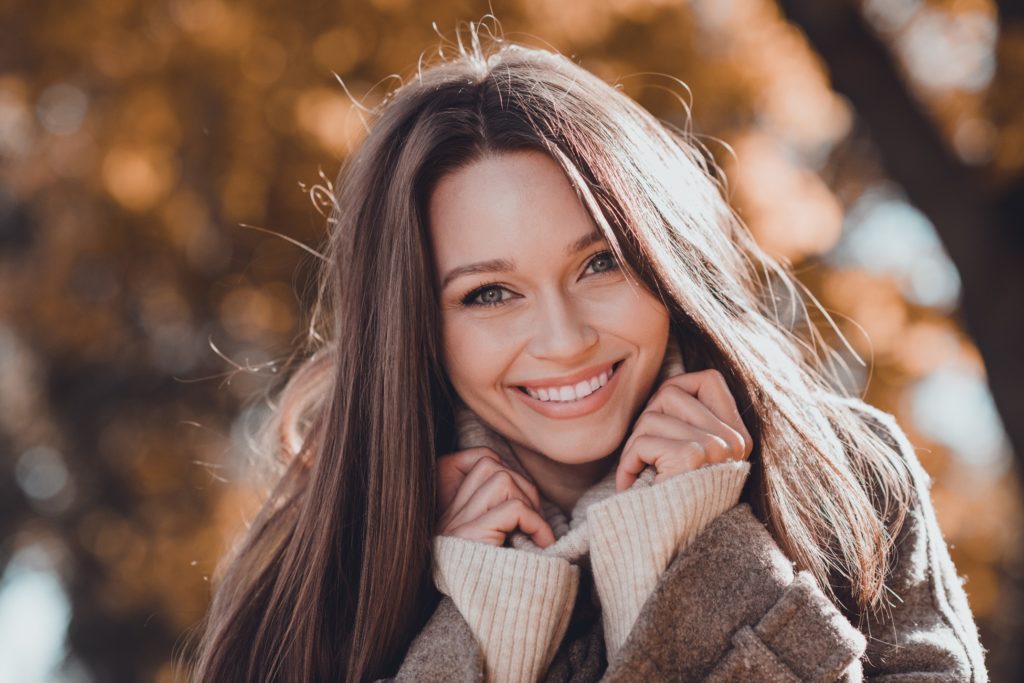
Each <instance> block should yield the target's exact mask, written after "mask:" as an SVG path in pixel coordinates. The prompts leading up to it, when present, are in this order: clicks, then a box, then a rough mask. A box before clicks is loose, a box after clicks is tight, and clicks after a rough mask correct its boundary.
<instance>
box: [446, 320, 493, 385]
mask: <svg viewBox="0 0 1024 683" xmlns="http://www.w3.org/2000/svg"><path fill="white" fill-rule="evenodd" d="M442 339H443V343H444V356H445V367H446V368H447V370H448V377H449V378H450V379H451V381H452V385H453V386H454V387H455V390H456V391H457V392H458V393H459V394H460V395H462V396H464V397H465V396H466V395H468V394H473V393H478V392H481V391H485V390H486V389H488V388H490V387H494V386H496V385H499V384H500V383H501V379H502V376H503V371H504V369H505V368H506V367H507V363H508V358H507V356H508V350H507V349H506V348H505V347H504V345H503V343H502V342H503V339H502V335H498V334H495V333H494V330H493V329H490V328H488V326H486V325H478V324H472V323H470V322H468V321H464V320H462V321H460V320H458V319H457V318H454V319H451V320H447V321H445V323H444V328H443V333H442ZM505 342H506V343H507V338H505Z"/></svg>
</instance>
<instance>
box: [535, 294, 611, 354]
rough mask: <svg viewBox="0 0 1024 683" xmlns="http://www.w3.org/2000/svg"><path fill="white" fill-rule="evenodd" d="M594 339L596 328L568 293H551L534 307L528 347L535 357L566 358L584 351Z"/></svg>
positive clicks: (589, 348)
mask: <svg viewBox="0 0 1024 683" xmlns="http://www.w3.org/2000/svg"><path fill="white" fill-rule="evenodd" d="M597 340H598V334H597V330H595V329H594V327H593V326H591V325H590V324H589V323H588V322H587V320H586V316H585V315H583V312H582V311H580V310H579V309H578V307H577V306H575V305H574V303H573V301H572V300H571V299H570V298H569V297H565V296H551V297H546V298H545V300H544V303H543V305H541V306H539V307H538V308H537V315H536V317H535V319H534V324H533V336H532V337H531V339H530V346H529V350H530V353H531V354H532V355H533V356H534V357H536V358H543V359H548V360H553V361H559V362H567V361H573V360H576V359H578V358H580V357H581V356H583V355H585V354H586V353H587V352H588V351H589V350H591V349H592V348H593V347H594V346H595V345H596V344H597Z"/></svg>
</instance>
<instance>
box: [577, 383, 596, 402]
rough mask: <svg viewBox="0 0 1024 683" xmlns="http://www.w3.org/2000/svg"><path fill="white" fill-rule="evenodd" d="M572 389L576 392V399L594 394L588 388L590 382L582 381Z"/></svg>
mask: <svg viewBox="0 0 1024 683" xmlns="http://www.w3.org/2000/svg"><path fill="white" fill-rule="evenodd" d="M573 389H575V390H576V398H583V397H584V396H590V395H591V394H592V393H594V390H593V389H591V388H590V382H588V381H586V380H583V381H582V382H580V383H578V384H577V385H576V386H575V387H573Z"/></svg>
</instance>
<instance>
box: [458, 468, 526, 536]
mask: <svg viewBox="0 0 1024 683" xmlns="http://www.w3.org/2000/svg"><path fill="white" fill-rule="evenodd" d="M474 472H475V471H474ZM474 472H471V473H470V475H467V477H466V484H464V485H463V487H462V488H461V489H460V491H459V493H460V496H462V497H464V498H465V502H464V503H462V502H461V501H459V500H455V501H453V502H452V506H451V508H450V510H449V512H448V513H447V515H446V517H447V519H449V520H450V523H455V524H457V523H464V522H465V521H467V520H471V519H476V518H477V517H480V516H481V515H483V514H484V513H486V512H487V511H488V510H490V509H491V508H493V507H496V506H498V505H500V504H502V503H504V502H505V501H507V500H521V501H522V502H523V504H524V505H526V506H527V507H530V508H531V509H536V508H534V507H533V502H532V501H531V500H530V498H529V497H528V496H527V495H526V493H525V492H524V491H523V490H522V489H521V488H520V487H519V483H518V481H517V480H516V478H515V473H514V472H512V471H511V470H508V469H497V470H494V471H493V472H491V474H490V476H488V477H487V479H486V480H485V481H484V482H482V483H481V484H480V486H476V487H473V488H470V485H469V484H470V483H471V482H470V477H471V476H475V475H474ZM465 492H468V495H463V494H464V493H465Z"/></svg>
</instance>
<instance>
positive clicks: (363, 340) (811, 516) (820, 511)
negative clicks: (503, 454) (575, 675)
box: [193, 25, 910, 682]
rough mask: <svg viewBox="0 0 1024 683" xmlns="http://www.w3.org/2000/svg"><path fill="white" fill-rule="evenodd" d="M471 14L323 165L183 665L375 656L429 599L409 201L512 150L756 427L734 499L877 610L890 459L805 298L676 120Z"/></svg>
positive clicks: (428, 430)
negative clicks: (270, 385) (233, 536)
mask: <svg viewBox="0 0 1024 683" xmlns="http://www.w3.org/2000/svg"><path fill="white" fill-rule="evenodd" d="M470 33H471V40H470V41H469V43H470V44H468V45H467V44H465V42H464V41H462V40H461V39H460V40H459V49H458V53H457V54H456V55H455V56H454V58H452V59H448V60H445V59H439V60H438V61H437V62H436V63H434V64H433V65H431V66H430V67H429V68H422V67H421V68H420V69H419V70H418V71H417V73H416V74H415V75H414V76H413V77H412V78H411V79H410V80H409V81H408V82H407V83H406V84H404V85H402V86H400V87H398V88H397V89H395V90H394V91H392V92H391V93H390V94H389V95H388V96H387V97H386V98H385V100H384V101H383V103H382V104H381V105H380V106H379V107H378V108H377V110H376V111H375V112H374V114H375V117H374V121H373V123H372V126H370V128H369V130H368V133H367V136H366V137H365V139H364V140H363V142H362V143H361V145H360V147H359V148H358V149H357V150H356V151H355V153H354V154H353V155H352V156H351V157H350V158H349V159H348V160H347V161H346V163H345V164H344V166H343V168H342V170H341V172H340V174H339V176H338V179H337V182H336V184H335V186H334V188H333V199H334V209H333V211H332V213H331V215H330V218H329V221H328V228H329V239H328V241H327V244H326V246H325V249H324V254H323V255H324V257H325V258H324V260H323V270H322V277H321V280H320V281H321V282H322V287H321V290H320V296H319V298H318V305H317V308H316V315H315V320H314V324H313V325H312V326H311V330H312V332H311V335H310V342H309V344H308V345H307V347H306V348H305V349H304V350H305V351H306V352H308V353H307V354H306V356H307V358H306V360H305V361H304V363H303V364H302V365H301V366H300V367H299V368H298V370H297V371H296V372H294V374H292V375H291V379H290V381H289V382H288V383H287V385H286V386H285V387H284V389H283V391H282V392H281V394H280V396H279V400H278V401H277V402H276V409H275V411H274V413H273V414H272V416H271V418H270V420H269V421H268V422H267V423H266V425H265V430H264V431H265V434H266V435H267V438H266V439H265V441H264V444H265V445H264V448H265V450H266V453H267V455H268V456H271V457H276V458H277V461H278V462H279V463H280V469H279V472H278V474H277V483H276V485H275V487H274V489H273V490H272V491H271V493H270V495H269V496H268V498H267V500H266V503H265V504H264V505H263V507H262V509H261V510H260V512H259V514H258V515H257V517H256V519H255V520H254V521H253V523H252V524H251V525H250V527H249V529H248V530H247V532H246V533H245V535H244V537H243V538H242V539H241V540H240V542H239V543H238V544H237V545H236V547H235V548H234V549H233V551H232V552H231V553H229V555H228V556H227V557H226V558H225V559H224V560H223V562H222V564H221V566H220V567H219V570H218V572H217V574H216V575H215V579H214V585H215V593H214V598H213V604H212V606H211V609H210V611H209V614H208V617H207V620H206V623H205V634H204V636H203V639H202V641H201V643H200V647H199V652H198V657H197V660H196V663H195V667H194V672H193V679H194V680H202V681H217V682H222V681H235V680H237V681H243V680H244V681H253V680H260V681H265V680H288V681H315V680H338V679H340V678H342V677H343V678H344V679H345V680H350V681H363V680H368V679H374V678H377V677H383V676H387V675H391V674H393V673H394V672H395V670H396V668H397V666H398V665H399V664H400V662H401V659H402V655H403V653H404V652H405V650H406V648H407V646H408V644H409V642H410V641H411V638H412V637H413V636H414V635H415V633H416V632H417V631H418V630H419V628H420V627H421V626H422V625H423V623H424V622H425V620H426V618H427V617H428V616H429V615H430V613H431V611H432V609H433V608H434V606H436V604H437V600H438V598H439V595H438V593H437V592H436V590H434V588H433V585H432V583H431V580H430V568H431V551H430V547H431V546H430V538H431V535H432V530H433V524H434V520H435V515H436V510H435V509H434V508H435V502H434V501H435V498H434V496H435V490H434V486H435V482H434V461H435V458H436V457H437V456H438V455H439V454H441V453H443V452H446V451H448V450H451V448H452V447H453V432H452V427H451V424H452V400H453V395H452V389H451V387H450V385H449V383H448V381H447V379H446V375H445V371H444V368H443V366H442V363H441V360H440V359H441V358H442V356H441V353H440V348H439V343H440V342H439V330H440V324H439V313H438V306H437V301H438V299H437V286H436V284H435V278H434V273H433V270H432V268H433V266H432V258H431V254H430V244H429V239H428V235H429V231H428V226H427V215H428V214H427V211H426V206H427V200H428V198H429V196H430V193H431V191H432V188H433V186H434V184H435V183H436V182H437V180H438V179H439V178H440V177H441V176H443V175H444V174H446V173H449V172H451V171H453V170H454V169H457V168H459V167H462V166H465V165H467V164H469V163H471V162H472V161H473V160H475V159H479V158H480V157H482V156H484V155H490V154H498V153H506V152H514V151H517V150H539V151H542V152H545V153H547V154H550V155H551V156H552V158H554V159H555V160H556V161H557V162H558V163H559V164H560V165H561V166H562V168H563V170H564V171H565V173H566V175H567V177H568V178H569V180H570V181H571V182H572V184H573V186H574V187H575V188H576V190H577V192H578V194H579V196H580V199H581V201H582V202H583V204H584V205H585V206H586V208H587V209H588V210H589V212H590V214H591V216H592V217H593V219H594V221H595V223H596V224H597V225H598V226H599V227H600V228H601V229H602V230H603V231H604V232H605V234H606V236H607V237H608V239H609V242H610V244H611V245H612V249H613V250H614V251H615V253H616V255H617V256H618V257H619V260H620V262H621V263H623V264H624V266H625V267H626V269H627V271H628V272H629V273H630V274H631V276H632V277H633V278H634V279H635V280H636V281H638V282H640V283H642V284H643V285H644V286H646V287H648V288H649V289H650V290H651V291H652V292H655V293H657V294H658V295H659V296H660V297H661V298H662V300H663V301H664V303H665V305H666V306H667V307H668V309H669V311H670V313H671V317H672V324H673V332H674V334H675V335H676V337H677V338H678V339H679V342H680V345H681V347H682V349H683V353H684V359H685V361H686V365H687V367H688V368H689V369H693V370H696V369H700V368H707V367H714V368H717V369H718V370H720V371H721V372H722V373H723V374H724V375H725V377H726V378H727V380H728V382H729V385H730V388H731V389H732V391H733V393H734V395H735V396H736V398H737V402H738V405H739V406H740V409H741V412H742V414H743V416H744V420H745V421H746V423H747V427H748V429H749V430H750V432H751V434H752V435H753V437H754V440H755V450H754V452H753V454H752V456H751V462H752V464H753V468H752V477H751V482H750V486H749V499H750V502H751V503H752V504H753V506H754V508H755V510H756V512H757V513H758V514H759V515H760V517H761V518H762V519H763V520H764V521H765V522H766V523H767V524H768V525H769V528H770V530H771V531H772V533H773V535H774V536H775V538H776V539H777V540H778V541H779V543H780V545H781V546H782V547H783V549H784V550H785V551H786V552H787V554H788V555H789V556H790V557H791V558H792V559H793V560H794V561H795V562H796V563H797V565H798V566H799V567H801V568H805V569H807V570H809V571H810V572H812V573H813V575H814V576H815V577H816V578H817V580H818V582H819V583H820V585H821V587H822V588H823V590H825V591H826V592H829V593H830V594H832V595H833V596H834V597H836V596H837V594H836V592H835V590H834V586H833V583H834V579H835V577H837V576H838V577H841V578H842V582H843V584H844V586H845V589H844V590H845V591H846V592H847V593H848V595H849V596H852V599H853V600H854V602H855V603H856V605H857V606H858V607H859V608H879V607H884V605H885V596H884V590H885V583H884V582H885V578H886V569H887V563H888V561H889V559H890V554H891V548H892V543H893V538H894V536H895V533H896V532H897V531H898V529H899V527H900V525H901V524H902V519H903V514H904V513H905V511H906V508H907V506H908V504H909V503H908V501H909V500H910V490H909V488H908V482H909V480H908V475H907V470H906V468H905V467H904V464H903V462H902V461H901V459H900V458H899V457H898V455H897V454H896V452H895V450H894V448H893V445H892V442H891V440H888V439H886V438H885V436H884V435H880V434H879V433H877V432H876V431H874V430H873V429H871V428H869V426H868V425H867V424H866V423H865V421H864V420H863V418H862V417H861V416H860V415H859V414H858V413H857V411H855V410H854V409H853V408H852V407H851V405H850V403H849V402H844V401H843V400H837V398H839V397H840V396H841V394H842V389H841V384H840V382H839V381H838V379H837V373H836V372H835V366H834V365H833V363H834V358H833V356H834V355H835V354H834V352H832V351H830V350H828V348H827V345H826V344H825V343H824V341H823V339H822V337H821V336H820V334H819V333H818V332H817V330H816V329H815V326H814V325H813V324H811V323H810V320H809V316H808V314H807V309H806V306H805V305H804V303H803V302H804V298H805V297H809V298H810V299H811V301H813V302H814V304H815V305H817V302H816V301H814V300H813V297H810V295H809V292H807V291H806V290H805V289H804V288H803V287H802V286H801V285H799V283H798V282H797V281H796V280H795V278H794V277H793V276H792V275H791V274H790V272H788V269H787V268H786V267H784V266H783V265H781V264H779V263H778V262H776V261H775V260H773V259H772V258H771V257H769V256H768V255H767V254H765V253H764V252H763V251H762V250H761V249H760V248H759V247H758V246H757V244H756V243H755V242H754V240H753V239H752V237H751V235H750V233H749V232H748V230H747V229H746V227H745V226H744V225H743V224H742V223H741V221H740V220H739V218H738V217H737V216H736V215H735V214H734V212H733V211H732V210H731V209H730V207H729V205H728V203H727V201H726V200H725V193H724V188H723V186H722V184H721V181H719V180H717V179H716V178H717V177H718V174H717V173H716V170H717V169H716V168H715V167H714V165H713V163H712V162H711V161H709V157H710V155H708V154H707V153H706V150H705V149H704V148H703V146H702V145H701V144H700V143H699V141H697V139H696V137H695V136H693V135H692V134H691V133H690V132H689V131H687V130H680V129H677V128H675V127H672V126H669V125H667V124H665V123H663V122H661V121H659V120H658V119H656V118H654V117H653V116H652V115H651V114H650V113H648V112H647V111H646V110H645V109H643V108H642V107H641V106H640V105H638V104H637V103H636V102H634V101H633V100H631V99H630V98H628V97H627V96H625V95H624V94H622V93H621V92H619V91H618V90H616V89H615V88H613V87H611V86H610V85H608V84H607V83H605V82H604V81H602V80H600V79H599V78H597V77H596V76H594V75H592V74H591V73H589V72H588V71H586V70H585V69H583V68H582V67H580V66H578V65H576V64H575V63H573V62H572V61H571V60H569V59H566V58H565V57H563V56H561V55H559V54H557V53H552V52H549V51H546V50H539V49H533V48H527V47H524V46H521V45H517V44H512V43H508V42H506V41H504V40H501V39H495V40H493V42H491V43H489V44H488V45H487V46H486V49H485V47H482V46H481V44H480V40H479V35H478V32H477V31H476V30H474V28H473V27H472V25H471V28H470ZM780 304H781V305H783V306H784V307H789V308H790V309H791V310H790V311H789V312H788V313H787V314H783V313H782V312H780V310H779V308H780ZM819 309H820V306H819ZM822 312H823V313H824V311H823V310H822ZM825 315H826V317H827V313H826V314H825ZM794 321H795V322H796V323H797V324H794ZM823 350H824V353H823Z"/></svg>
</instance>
